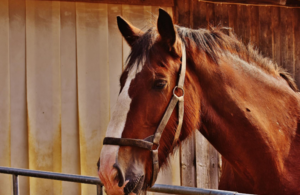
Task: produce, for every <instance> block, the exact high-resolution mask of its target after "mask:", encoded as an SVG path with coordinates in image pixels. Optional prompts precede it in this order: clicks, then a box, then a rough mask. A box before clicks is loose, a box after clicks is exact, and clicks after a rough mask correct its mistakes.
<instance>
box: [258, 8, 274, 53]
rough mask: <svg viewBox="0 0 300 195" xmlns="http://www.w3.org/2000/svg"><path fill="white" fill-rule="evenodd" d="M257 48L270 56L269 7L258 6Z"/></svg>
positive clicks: (270, 17)
mask: <svg viewBox="0 0 300 195" xmlns="http://www.w3.org/2000/svg"><path fill="white" fill-rule="evenodd" d="M258 11H259V40H260V41H259V45H258V47H259V50H260V51H261V52H262V54H263V55H264V56H267V57H272V31H271V28H270V26H271V19H272V16H271V7H270V6H259V8H258Z"/></svg>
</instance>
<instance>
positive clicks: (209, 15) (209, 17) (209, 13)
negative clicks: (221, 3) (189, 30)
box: [206, 3, 216, 28]
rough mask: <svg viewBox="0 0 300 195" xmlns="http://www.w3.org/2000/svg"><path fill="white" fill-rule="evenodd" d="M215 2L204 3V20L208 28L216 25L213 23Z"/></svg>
mask: <svg viewBox="0 0 300 195" xmlns="http://www.w3.org/2000/svg"><path fill="white" fill-rule="evenodd" d="M214 7H215V4H214V3H207V4H206V21H207V24H208V28H210V27H214V26H216V24H215V9H214Z"/></svg>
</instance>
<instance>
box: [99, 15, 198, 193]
mask: <svg viewBox="0 0 300 195" xmlns="http://www.w3.org/2000/svg"><path fill="white" fill-rule="evenodd" d="M117 21H118V27H119V30H120V32H121V33H122V35H123V37H124V38H125V40H126V41H127V43H128V44H129V46H130V47H131V53H130V55H129V57H128V60H127V61H128V63H127V66H126V69H125V70H124V71H123V73H122V75H121V77H120V86H121V89H120V93H119V96H118V99H117V103H116V107H115V109H114V111H113V114H112V118H111V120H110V122H109V125H108V128H107V133H106V137H107V138H106V140H105V141H104V144H107V145H104V146H103V148H102V151H101V155H100V168H99V172H98V174H99V177H100V179H101V181H102V182H103V183H104V185H105V188H106V191H107V193H108V194H130V193H135V194H139V192H140V191H141V190H146V189H147V188H148V187H150V186H151V185H153V183H154V182H155V180H156V176H157V173H153V172H158V169H159V168H160V167H161V166H163V165H164V164H165V163H166V161H167V158H168V156H169V155H170V154H171V153H172V152H173V151H174V148H175V147H176V146H177V145H178V143H179V142H180V141H181V140H183V139H184V138H185V137H187V136H188V135H189V134H190V132H187V131H185V130H182V131H181V133H180V132H179V131H180V130H181V128H178V125H180V127H181V124H178V123H182V119H183V116H184V119H185V120H184V122H183V128H182V129H188V130H190V131H191V130H194V129H196V128H197V127H196V126H197V116H198V114H197V111H196V110H197V103H198V102H197V98H195V97H193V94H195V88H194V87H193V86H191V85H190V86H189V87H186V84H185V86H184V89H183V86H181V87H179V86H177V84H178V80H179V77H180V76H179V73H180V70H181V64H182V56H183V49H184V47H182V46H183V45H182V41H181V40H180V38H179V37H178V35H177V32H176V30H175V26H174V24H173V22H172V19H171V17H170V15H169V14H168V13H167V12H165V11H164V10H162V9H160V10H159V17H158V20H157V28H156V29H155V28H151V29H150V30H148V31H147V32H143V31H141V30H140V29H138V28H136V27H134V26H132V25H131V24H129V23H128V22H126V21H125V20H124V19H122V18H121V17H118V18H117ZM184 55H185V51H184ZM184 61H185V59H184ZM184 63H185V62H184ZM182 74H183V75H181V77H183V78H182V79H181V80H183V81H181V83H182V84H181V85H183V83H184V77H185V80H186V81H185V82H186V83H189V82H190V80H191V76H190V75H189V74H188V73H182ZM183 90H185V97H184V98H185V101H194V104H193V105H194V108H189V109H186V110H188V111H186V112H185V113H184V115H183V110H184V108H183V101H181V100H183V95H184V94H183V93H184V91H183ZM173 93H174V95H173ZM173 96H174V99H175V100H174V101H176V100H177V101H176V102H173V103H170V100H171V99H172V97H173ZM180 97H181V99H180ZM179 99H180V101H181V103H178V105H177V102H178V101H179ZM170 104H174V105H173V106H172V107H173V109H174V111H173V109H171V110H170V109H169V111H166V109H167V107H168V106H169V105H170ZM179 104H181V106H180V105H179ZM198 105H199V104H198ZM175 106H176V107H175ZM177 107H178V108H177ZM179 107H181V108H180V110H181V112H182V114H181V116H182V117H181V122H179V121H178V116H177V115H178V112H177V110H178V109H179ZM198 109H199V108H198ZM166 112H168V113H167V114H165V113H166ZM164 115H168V116H167V117H168V120H165V121H164V122H162V121H163V120H162V118H163V117H164ZM160 123H165V124H163V125H160ZM187 125H188V126H189V128H186V126H187ZM158 126H160V127H159V128H160V129H161V130H162V131H161V132H159V133H157V132H158V131H159V130H158ZM176 131H177V135H176ZM178 132H179V133H178ZM158 134H161V135H159V136H158V137H159V138H158V139H157V138H155V135H156V137H157V135H158ZM176 137H178V138H176ZM128 140H129V141H128ZM130 140H131V141H130ZM132 140H134V141H132ZM135 140H140V141H141V140H142V142H143V143H146V144H147V143H151V144H152V145H151V146H150V148H148V149H145V148H143V147H136V141H135ZM155 140H156V142H155ZM174 140H175V141H174ZM114 141H115V142H114ZM121 142H122V143H121ZM124 142H126V143H127V144H126V143H124ZM128 142H129V144H128ZM131 142H133V144H130V143H131ZM154 152H155V153H156V154H155V155H156V156H154V154H153V153H154ZM155 158H158V159H156V160H157V164H155V163H156V162H154V159H155ZM154 166H156V167H157V168H155V167H154ZM154 175H155V176H154Z"/></svg>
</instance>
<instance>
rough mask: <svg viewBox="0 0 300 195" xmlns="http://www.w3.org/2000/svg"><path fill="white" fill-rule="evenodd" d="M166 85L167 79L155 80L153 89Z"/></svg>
mask: <svg viewBox="0 0 300 195" xmlns="http://www.w3.org/2000/svg"><path fill="white" fill-rule="evenodd" d="M166 85H167V81H165V80H157V81H155V82H154V86H153V87H154V89H163V88H165V86H166Z"/></svg>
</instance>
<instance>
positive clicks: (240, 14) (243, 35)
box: [236, 5, 250, 45]
mask: <svg viewBox="0 0 300 195" xmlns="http://www.w3.org/2000/svg"><path fill="white" fill-rule="evenodd" d="M249 8H250V7H249V6H247V5H237V18H238V19H237V29H236V33H237V35H238V38H239V39H241V40H242V41H243V43H244V44H246V45H247V44H248V43H249V40H250V17H249V16H250V14H249V11H250V9H249Z"/></svg>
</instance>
